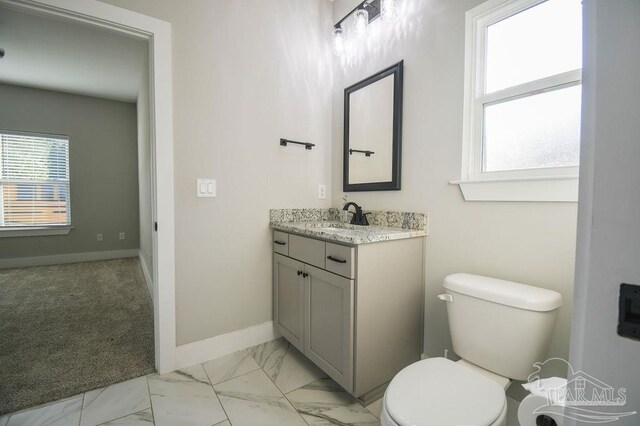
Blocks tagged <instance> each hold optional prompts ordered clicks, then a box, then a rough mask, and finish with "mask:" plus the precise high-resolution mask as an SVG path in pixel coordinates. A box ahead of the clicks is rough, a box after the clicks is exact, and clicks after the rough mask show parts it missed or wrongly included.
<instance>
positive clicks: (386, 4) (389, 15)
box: [380, 0, 398, 22]
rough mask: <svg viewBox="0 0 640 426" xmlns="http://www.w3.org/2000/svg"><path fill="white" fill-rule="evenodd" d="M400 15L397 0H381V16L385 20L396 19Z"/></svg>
mask: <svg viewBox="0 0 640 426" xmlns="http://www.w3.org/2000/svg"><path fill="white" fill-rule="evenodd" d="M397 17H398V6H397V4H396V0H381V5H380V18H382V20H383V21H385V22H386V21H395V20H396V18H397Z"/></svg>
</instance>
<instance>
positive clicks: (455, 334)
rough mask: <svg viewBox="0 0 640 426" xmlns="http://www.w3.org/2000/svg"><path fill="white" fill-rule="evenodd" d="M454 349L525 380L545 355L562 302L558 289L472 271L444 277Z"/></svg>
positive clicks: (480, 362) (495, 369) (495, 370)
mask: <svg viewBox="0 0 640 426" xmlns="http://www.w3.org/2000/svg"><path fill="white" fill-rule="evenodd" d="M443 286H444V288H445V289H446V293H448V294H450V295H451V299H452V300H448V303H447V316H448V317H449V328H450V330H451V340H452V342H453V350H454V351H455V353H456V354H458V356H460V357H461V358H463V359H465V360H467V361H469V362H471V363H473V364H476V365H478V366H480V367H482V368H484V369H486V370H489V371H492V372H494V373H497V374H499V375H501V376H504V377H508V378H510V379H516V380H526V379H527V376H529V374H530V373H531V372H532V371H533V364H534V363H535V362H538V361H544V360H545V357H546V353H547V349H548V346H549V340H550V338H551V333H552V331H553V326H554V324H555V319H556V314H557V311H558V308H559V307H560V305H561V304H562V296H561V295H560V293H558V292H555V291H552V290H547V289H543V288H538V287H533V286H530V285H525V284H519V283H515V282H510V281H504V280H499V279H496V278H489V277H482V276H479V275H471V274H453V275H449V276H448V277H446V278H445V280H444V283H443Z"/></svg>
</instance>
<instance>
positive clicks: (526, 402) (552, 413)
mask: <svg viewBox="0 0 640 426" xmlns="http://www.w3.org/2000/svg"><path fill="white" fill-rule="evenodd" d="M563 413H564V407H562V406H560V405H549V401H548V400H547V398H546V397H543V396H539V395H527V397H526V398H525V399H523V400H522V402H521V403H520V407H519V408H518V421H519V422H520V426H536V425H537V424H538V423H536V419H537V418H538V417H539V416H547V417H550V418H552V419H553V420H554V421H555V422H556V424H557V425H558V426H562V423H563V421H564V416H563Z"/></svg>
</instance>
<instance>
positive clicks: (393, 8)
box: [333, 0, 398, 55]
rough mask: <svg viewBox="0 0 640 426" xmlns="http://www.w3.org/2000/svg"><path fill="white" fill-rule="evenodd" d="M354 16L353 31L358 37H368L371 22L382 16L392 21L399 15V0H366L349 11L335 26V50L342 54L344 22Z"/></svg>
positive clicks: (387, 20) (336, 52)
mask: <svg viewBox="0 0 640 426" xmlns="http://www.w3.org/2000/svg"><path fill="white" fill-rule="evenodd" d="M350 17H353V20H354V22H353V33H354V36H355V38H356V39H358V40H361V39H364V38H366V37H367V33H368V27H369V24H370V23H371V22H372V21H374V20H376V18H378V17H382V20H383V21H385V22H390V21H393V20H395V19H396V18H397V17H398V7H397V0H364V1H363V2H362V3H360V4H359V5H358V6H356V7H355V9H353V10H352V11H351V12H349V13H347V14H346V15H345V16H344V17H343V18H342V19H341V20H339V21H338V22H337V23H336V24H335V25H334V26H333V52H334V53H335V54H336V55H341V54H343V53H344V51H345V40H344V35H345V34H344V30H343V28H342V24H343V23H344V22H345V21H346V20H347V19H349V18H350Z"/></svg>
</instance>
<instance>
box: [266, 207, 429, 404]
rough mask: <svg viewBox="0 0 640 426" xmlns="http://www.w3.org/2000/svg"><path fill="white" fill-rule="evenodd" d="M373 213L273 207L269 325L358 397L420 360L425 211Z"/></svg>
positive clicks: (372, 394)
mask: <svg viewBox="0 0 640 426" xmlns="http://www.w3.org/2000/svg"><path fill="white" fill-rule="evenodd" d="M283 212H284V213H283ZM370 217H371V220H372V225H371V226H366V227H363V226H356V225H349V224H347V223H344V222H341V221H339V220H337V210H335V209H326V210H320V209H300V210H272V214H271V223H270V227H271V228H272V229H273V288H274V324H275V327H276V329H277V330H278V331H279V332H280V333H281V334H282V336H284V338H286V339H287V340H288V341H289V342H290V343H291V344H292V345H293V346H295V347H296V348H297V349H298V350H300V352H302V353H303V354H305V355H306V356H307V357H308V358H309V359H310V360H311V361H313V362H314V363H315V364H316V365H317V366H318V367H320V368H321V369H322V370H323V371H324V372H325V373H327V375H329V376H330V377H331V378H332V379H333V380H335V381H336V382H337V383H338V384H340V385H341V386H342V387H343V388H344V389H345V390H347V391H348V392H350V393H351V394H353V395H354V396H356V397H358V398H360V399H362V400H364V401H368V400H371V399H373V398H377V397H379V396H380V395H381V393H382V391H383V390H384V387H385V385H386V384H387V383H388V382H389V381H390V380H391V378H393V376H394V375H395V374H396V373H397V372H398V371H400V370H401V369H402V368H404V367H405V366H407V365H409V364H411V363H413V362H415V361H417V360H419V359H420V354H421V352H422V324H423V269H424V268H423V259H424V251H423V250H424V237H425V236H426V235H427V216H426V215H424V214H422V215H417V216H416V214H412V213H392V212H373V213H372V214H371V216H370ZM390 218H391V219H390ZM390 222H391V225H395V226H388V225H389V224H390ZM379 224H385V225H387V226H379ZM398 225H400V226H398ZM402 226H405V227H404V228H403V227H402Z"/></svg>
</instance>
